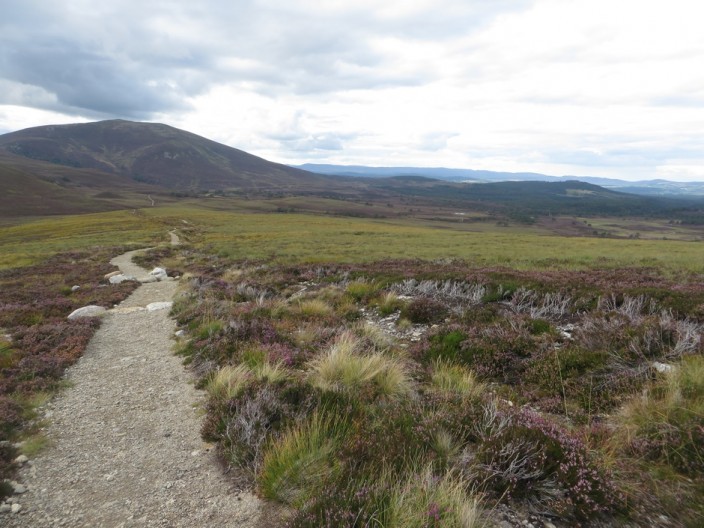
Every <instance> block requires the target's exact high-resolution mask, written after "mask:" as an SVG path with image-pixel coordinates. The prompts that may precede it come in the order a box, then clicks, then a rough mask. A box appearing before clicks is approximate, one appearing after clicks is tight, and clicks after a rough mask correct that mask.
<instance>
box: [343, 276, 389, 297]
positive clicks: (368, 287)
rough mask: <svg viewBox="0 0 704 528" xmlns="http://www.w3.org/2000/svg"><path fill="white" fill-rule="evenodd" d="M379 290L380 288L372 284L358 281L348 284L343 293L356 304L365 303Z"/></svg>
mask: <svg viewBox="0 0 704 528" xmlns="http://www.w3.org/2000/svg"><path fill="white" fill-rule="evenodd" d="M379 288H380V286H379V285H378V284H376V283H374V282H368V281H366V280H364V279H359V280H356V281H354V282H350V283H349V284H348V285H347V288H345V293H346V294H347V295H349V296H350V297H352V299H354V300H355V301H357V302H359V301H367V300H369V299H370V298H371V297H372V296H374V294H376V292H378V291H379Z"/></svg>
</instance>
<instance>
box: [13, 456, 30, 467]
mask: <svg viewBox="0 0 704 528" xmlns="http://www.w3.org/2000/svg"><path fill="white" fill-rule="evenodd" d="M28 460H29V459H28V458H27V455H20V456H18V457H17V458H15V464H19V465H20V466H21V465H22V464H26V463H27V461H28Z"/></svg>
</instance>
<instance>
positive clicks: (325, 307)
mask: <svg viewBox="0 0 704 528" xmlns="http://www.w3.org/2000/svg"><path fill="white" fill-rule="evenodd" d="M297 309H298V313H300V314H301V315H302V316H303V317H307V318H312V319H314V318H316V317H327V316H329V315H331V314H332V313H333V312H334V310H333V308H332V306H330V305H329V304H328V303H326V302H325V301H323V300H321V299H307V300H305V301H301V302H299V303H298V306H297Z"/></svg>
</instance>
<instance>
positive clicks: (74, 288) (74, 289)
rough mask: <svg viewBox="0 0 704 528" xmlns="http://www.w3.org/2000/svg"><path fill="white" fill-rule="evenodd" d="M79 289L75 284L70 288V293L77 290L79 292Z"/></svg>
mask: <svg viewBox="0 0 704 528" xmlns="http://www.w3.org/2000/svg"><path fill="white" fill-rule="evenodd" d="M80 289H81V287H80V286H79V285H78V284H76V285H75V286H71V291H72V292H75V291H78V290H80Z"/></svg>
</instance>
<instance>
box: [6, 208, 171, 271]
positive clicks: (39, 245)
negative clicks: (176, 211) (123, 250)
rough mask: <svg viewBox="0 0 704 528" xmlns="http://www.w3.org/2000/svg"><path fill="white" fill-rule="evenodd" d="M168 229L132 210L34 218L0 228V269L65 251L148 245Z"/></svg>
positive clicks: (33, 261) (157, 221)
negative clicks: (97, 247) (98, 247)
mask: <svg viewBox="0 0 704 528" xmlns="http://www.w3.org/2000/svg"><path fill="white" fill-rule="evenodd" d="M165 231H166V227H165V226H164V224H163V222H162V221H161V220H160V219H158V218H152V217H147V216H145V215H143V214H139V213H138V214H134V213H133V212H132V211H116V212H111V213H98V214H86V215H73V216H54V217H50V218H43V219H41V218H40V219H33V220H30V221H27V222H25V223H21V224H15V225H10V226H4V227H2V228H0V269H5V268H11V267H19V266H26V265H29V264H34V263H36V262H38V261H40V260H42V259H44V258H46V257H48V256H50V255H53V254H56V253H60V252H64V251H73V250H79V249H86V248H91V247H95V246H116V245H131V244H137V245H148V244H152V243H155V242H156V241H158V240H161V239H164V238H165V235H164V232H165Z"/></svg>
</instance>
